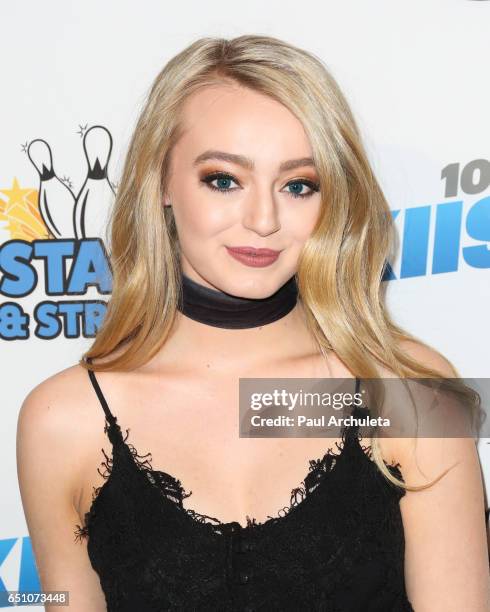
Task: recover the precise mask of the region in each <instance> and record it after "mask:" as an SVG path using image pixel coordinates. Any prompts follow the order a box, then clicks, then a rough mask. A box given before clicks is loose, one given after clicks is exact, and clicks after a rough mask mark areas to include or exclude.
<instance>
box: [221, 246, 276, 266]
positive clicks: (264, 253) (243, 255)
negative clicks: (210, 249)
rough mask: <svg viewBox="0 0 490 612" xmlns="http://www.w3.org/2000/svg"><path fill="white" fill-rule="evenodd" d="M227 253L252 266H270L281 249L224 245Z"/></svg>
mask: <svg viewBox="0 0 490 612" xmlns="http://www.w3.org/2000/svg"><path fill="white" fill-rule="evenodd" d="M226 250H227V251H228V253H229V254H230V255H231V256H232V257H234V258H235V259H236V260H237V261H239V262H241V263H242V264H245V265H246V266H251V267H253V268H265V267H266V266H270V265H271V264H272V263H274V262H275V261H276V259H277V258H278V257H279V255H280V253H281V251H274V250H272V249H256V248H255V247H251V246H238V247H226Z"/></svg>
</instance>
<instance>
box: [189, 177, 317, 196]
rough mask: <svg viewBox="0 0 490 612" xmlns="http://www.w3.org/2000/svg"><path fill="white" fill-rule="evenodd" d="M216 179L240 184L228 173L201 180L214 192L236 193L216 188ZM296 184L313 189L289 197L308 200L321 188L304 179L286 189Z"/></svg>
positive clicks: (290, 183) (295, 180)
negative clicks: (213, 182)
mask: <svg viewBox="0 0 490 612" xmlns="http://www.w3.org/2000/svg"><path fill="white" fill-rule="evenodd" d="M216 179H231V180H232V181H234V182H235V183H238V181H237V179H236V178H235V177H234V176H233V175H232V174H228V173H226V172H213V173H212V174H208V175H207V176H205V177H204V178H202V179H201V180H202V182H203V183H206V185H207V187H209V188H210V189H213V190H214V191H219V192H221V193H226V194H228V193H231V192H233V191H235V189H220V188H219V187H215V186H214V185H212V184H211V183H212V181H215V180H216ZM295 184H302V185H306V186H307V187H309V188H310V189H311V191H310V192H309V193H291V192H289V195H290V196H292V197H293V198H308V197H310V196H312V195H313V194H314V193H316V192H318V191H319V190H320V186H319V184H318V183H314V182H313V181H310V180H309V179H304V178H303V179H294V180H292V181H289V182H288V183H287V184H286V187H287V186H288V185H295Z"/></svg>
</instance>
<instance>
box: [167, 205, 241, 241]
mask: <svg viewBox="0 0 490 612" xmlns="http://www.w3.org/2000/svg"><path fill="white" fill-rule="evenodd" d="M174 217H175V224H176V226H177V232H178V233H179V237H180V239H181V241H185V239H186V238H187V237H192V238H209V237H211V236H214V235H216V234H219V233H220V232H221V231H223V230H224V229H226V228H227V227H229V225H230V224H231V223H232V222H233V220H232V217H231V212H230V209H229V208H227V207H225V206H217V205H216V203H214V205H212V204H209V203H207V202H206V201H205V200H203V201H202V202H201V203H199V204H197V205H196V198H195V197H194V198H193V199H192V204H191V203H189V204H186V203H185V202H180V203H179V206H178V207H175V208H174Z"/></svg>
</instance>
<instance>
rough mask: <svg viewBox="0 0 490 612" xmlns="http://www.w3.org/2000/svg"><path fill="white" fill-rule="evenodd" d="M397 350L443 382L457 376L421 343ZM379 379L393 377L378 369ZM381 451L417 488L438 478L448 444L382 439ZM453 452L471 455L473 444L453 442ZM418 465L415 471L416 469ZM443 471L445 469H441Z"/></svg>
mask: <svg viewBox="0 0 490 612" xmlns="http://www.w3.org/2000/svg"><path fill="white" fill-rule="evenodd" d="M399 348H400V349H401V350H402V351H403V352H404V353H405V354H407V355H408V356H409V357H411V358H412V359H414V360H416V361H417V362H419V363H420V364H421V365H423V366H426V367H429V368H432V369H434V370H436V371H437V372H440V374H441V376H442V377H444V378H454V377H457V376H458V374H457V372H456V370H455V369H454V366H453V365H452V364H451V362H450V361H449V359H447V358H446V357H445V356H444V355H443V354H442V353H441V352H439V351H437V350H436V349H434V348H431V347H430V346H427V345H425V344H423V343H421V342H416V341H414V340H405V341H403V342H401V343H400V344H399ZM380 375H381V376H383V377H386V378H392V377H393V376H394V375H393V373H392V372H389V371H387V370H386V369H384V368H382V367H381V368H380ZM381 442H382V443H381V447H382V451H383V454H384V455H386V457H388V458H389V460H390V461H391V462H395V463H399V464H400V466H401V470H402V473H403V476H404V478H405V479H406V477H407V476H409V477H410V478H411V479H413V478H416V479H417V484H424V483H426V482H430V481H431V480H433V478H434V477H435V475H436V473H437V475H438V474H440V473H441V469H442V465H441V459H440V458H441V455H442V454H443V453H444V452H446V451H447V450H448V449H447V444H448V443H449V442H448V441H447V440H443V439H442V438H439V439H437V438H426V439H424V438H418V439H416V440H415V439H413V438H408V437H407V438H391V439H390V438H383V439H382V441H381ZM452 443H453V446H454V448H453V449H452V450H453V452H455V451H456V448H457V447H459V449H460V451H461V452H464V451H463V448H465V449H466V453H468V452H469V453H470V454H472V453H473V450H472V448H471V444H472V441H471V440H468V439H464V438H460V439H459V441H458V440H456V439H455V440H453V441H452ZM444 449H445V450H444ZM417 465H418V468H417V467H416V466H417ZM444 467H448V466H446V465H444ZM422 472H425V473H426V474H427V475H428V476H429V477H428V478H427V477H426V478H425V479H422V480H420V478H422V476H421V473H422Z"/></svg>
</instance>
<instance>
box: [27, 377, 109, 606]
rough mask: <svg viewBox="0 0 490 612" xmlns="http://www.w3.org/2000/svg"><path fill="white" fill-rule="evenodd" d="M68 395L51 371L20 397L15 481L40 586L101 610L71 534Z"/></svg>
mask: <svg viewBox="0 0 490 612" xmlns="http://www.w3.org/2000/svg"><path fill="white" fill-rule="evenodd" d="M64 390H65V391H66V386H65V389H64ZM68 397H69V394H68V392H66V393H63V385H62V384H61V383H60V381H59V380H57V377H56V376H55V377H52V378H50V379H48V380H46V381H44V382H43V383H41V384H40V385H38V386H37V387H35V388H34V389H33V390H32V391H31V392H30V393H29V394H28V395H27V397H26V398H25V400H24V402H23V404H22V407H21V409H20V413H19V418H18V422H17V472H18V479H19V487H20V493H21V498H22V505H23V509H24V514H25V518H26V523H27V527H28V531H29V535H30V538H31V542H32V547H33V551H34V556H35V560H36V566H37V570H38V574H39V579H40V582H41V588H42V590H43V591H47V590H63V591H68V592H69V601H70V605H69V609H70V610H76V611H78V610H80V612H82V611H84V612H85V611H86V610H91V611H93V612H96V611H103V610H106V604H105V597H104V594H103V592H102V589H101V587H100V582H99V578H98V576H97V574H96V572H95V571H94V570H93V568H92V566H91V564H90V560H89V558H88V554H87V549H86V544H85V542H84V541H82V542H79V541H77V540H76V539H75V534H74V530H75V528H76V524H77V523H80V519H79V516H78V513H77V511H76V509H75V505H74V500H75V491H76V487H75V484H76V482H75V480H76V475H77V474H78V473H79V470H78V469H77V463H78V464H79V463H80V454H79V452H77V451H79V450H80V449H79V447H78V446H77V442H76V420H75V418H74V416H73V411H71V410H70V408H71V407H70V402H69V400H67V398H68ZM50 609H53V610H54V607H51V606H47V607H46V610H48V611H49V610H50Z"/></svg>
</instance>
